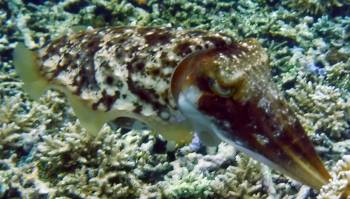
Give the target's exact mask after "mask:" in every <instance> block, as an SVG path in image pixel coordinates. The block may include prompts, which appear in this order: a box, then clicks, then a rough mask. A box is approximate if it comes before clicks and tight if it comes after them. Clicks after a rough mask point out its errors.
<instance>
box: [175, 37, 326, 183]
mask: <svg viewBox="0 0 350 199" xmlns="http://www.w3.org/2000/svg"><path fill="white" fill-rule="evenodd" d="M171 91H172V95H173V97H174V99H175V100H176V102H177V105H178V107H179V109H180V111H181V112H182V113H183V115H184V116H185V117H187V118H188V119H189V120H190V121H191V122H192V124H193V125H194V126H200V128H199V129H205V130H206V131H208V132H211V133H213V134H215V135H216V136H217V137H219V138H220V139H221V140H224V141H226V142H228V143H231V144H233V145H234V146H235V147H236V148H237V149H239V150H241V151H242V152H245V153H246V154H248V155H250V156H251V157H253V158H255V159H257V160H259V161H261V162H263V163H265V164H267V165H268V166H271V167H272V168H275V169H277V170H279V171H281V172H282V173H284V174H286V175H288V176H289V177H292V178H294V179H295V180H298V181H300V182H302V183H304V184H306V185H308V186H311V187H313V188H315V189H320V188H321V186H322V185H324V184H325V183H327V181H328V180H329V179H330V175H329V173H328V172H327V170H326V169H325V168H324V166H323V164H322V162H321V160H320V158H319V156H318V155H317V153H316V152H315V149H314V147H313V145H312V143H311V142H310V140H309V139H308V137H307V135H306V134H305V131H304V129H303V127H302V126H301V124H300V122H299V121H298V119H297V117H296V116H295V115H294V113H293V112H292V111H291V110H290V108H289V107H288V105H287V103H286V101H285V100H284V99H283V97H282V96H281V95H280V94H279V93H278V89H277V88H276V86H275V85H274V84H273V82H272V81H271V76H270V69H269V66H268V58H267V55H266V53H265V51H264V50H263V48H262V47H261V46H260V45H259V44H258V42H257V41H256V40H253V39H251V40H247V41H244V42H240V43H236V44H230V45H227V46H223V47H220V48H215V49H209V50H205V51H201V52H198V53H195V54H191V55H189V56H188V57H187V58H185V59H184V60H183V61H182V62H181V63H180V64H179V65H178V66H177V68H176V70H175V72H174V74H173V77H172V82H171Z"/></svg>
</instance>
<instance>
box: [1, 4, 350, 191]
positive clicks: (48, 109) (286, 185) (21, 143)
mask: <svg viewBox="0 0 350 199" xmlns="http://www.w3.org/2000/svg"><path fill="white" fill-rule="evenodd" d="M137 2H145V3H142V5H141V4H138V3H137ZM137 2H136V3H135V1H126V0H113V1H106V0H92V1H85V0H62V1H43V0H36V1H35V0H23V1H21V0H12V1H0V25H1V29H0V55H1V56H0V110H1V111H0V114H1V116H0V120H1V122H0V198H11V197H18V198H20V197H23V198H50V197H51V198H54V197H69V198H79V197H91V198H92V197H95V198H103V197H140V198H161V197H164V198H180V197H192V198H199V197H202V198H203V197H207V198H210V197H211V198H235V197H236V198H239V197H241V198H251V197H252V198H266V197H271V196H274V195H275V196H276V197H275V198H283V197H285V198H293V197H294V196H295V194H296V193H297V192H298V190H299V188H300V185H298V184H297V183H295V182H292V181H290V180H287V179H286V178H284V177H282V176H280V175H277V174H274V173H273V174H271V173H269V172H266V169H262V168H261V167H260V164H258V163H256V162H255V161H253V160H251V159H249V158H247V157H245V156H243V155H242V154H240V153H238V154H237V153H236V152H235V151H234V150H233V149H232V148H231V147H229V146H228V145H225V144H221V145H220V146H219V149H218V151H217V152H215V153H214V154H211V155H208V154H205V153H204V154H200V153H198V152H193V151H191V150H190V149H188V148H186V147H182V148H176V149H174V151H170V152H169V151H166V150H165V149H162V148H165V147H164V146H163V145H164V144H163V142H164V141H159V140H161V139H160V138H157V137H154V136H153V135H150V134H149V132H148V131H131V132H127V133H125V132H124V131H121V130H117V131H116V130H112V129H110V128H109V127H108V126H105V127H104V129H103V132H102V134H101V137H98V138H96V140H94V139H91V138H89V137H88V136H87V135H86V134H85V131H84V130H83V129H81V127H80V126H79V123H78V122H76V118H75V117H74V115H73V114H72V110H71V109H70V108H68V107H66V106H65V103H66V101H65V100H64V98H62V96H61V95H59V94H57V93H56V92H52V91H50V92H48V93H47V94H46V95H45V96H44V97H42V98H41V99H40V101H38V102H33V101H31V100H28V99H27V97H26V95H25V94H23V93H22V91H21V89H20V87H21V83H20V82H19V80H18V78H17V76H16V73H15V72H14V69H13V66H12V62H11V59H12V57H11V51H12V49H13V48H14V46H15V45H16V42H21V41H24V42H25V43H26V44H27V45H28V46H29V47H31V48H38V47H41V46H43V45H44V44H45V43H46V42H47V41H49V40H52V39H54V38H57V37H58V36H60V35H62V34H69V31H70V30H67V29H69V28H71V27H72V28H71V29H82V28H83V29H84V28H86V27H87V26H93V27H99V26H106V25H153V26H173V27H178V28H194V27H195V28H200V29H210V30H213V31H223V32H226V33H228V34H230V35H232V36H234V37H235V38H237V39H241V38H245V37H257V38H258V39H259V41H261V42H262V43H263V45H264V47H265V48H267V50H268V51H269V55H270V61H271V67H272V73H273V75H274V80H275V81H276V82H277V83H278V84H279V85H280V87H281V89H282V90H283V91H284V92H285V95H286V97H287V98H288V100H289V101H290V105H291V106H292V108H293V109H294V110H295V111H296V113H297V115H298V117H299V118H300V119H301V121H302V123H303V125H304V126H305V127H306V129H307V131H308V133H309V134H310V135H312V137H319V139H321V143H322V141H323V142H325V140H327V139H329V138H328V136H329V137H330V138H331V139H333V140H334V139H336V140H339V141H340V140H342V139H343V137H346V136H348V135H347V133H348V132H349V99H350V98H349V91H350V82H349V78H350V75H349V74H350V72H349V63H350V58H349V57H350V56H349V54H350V53H349V52H350V50H349V49H350V43H349V42H348V41H349V25H348V24H349V21H350V17H348V16H346V15H348V14H347V13H348V11H347V10H348V6H349V4H348V1H347V0H338V1H327V2H326V1H324V0H297V1H291V0H290V1H283V3H281V2H280V1H274V0H258V1H252V0H248V1H246V0H238V1H227V0H206V1H201V0H191V1H185V0H180V1H173V0H164V1H157V0H149V1H137ZM295 11H298V12H295ZM335 11H341V12H339V14H337V13H336V12H335ZM323 14H324V15H325V14H327V16H320V15H323ZM308 15H312V16H308ZM334 16H337V17H334ZM74 26H78V27H74ZM68 27H69V28H68ZM16 28H17V29H16ZM72 31H75V30H72ZM341 144H342V146H340V145H341ZM338 145H339V146H338ZM338 145H337V144H334V146H333V145H332V142H331V143H330V144H329V146H328V145H327V146H324V147H327V150H325V151H327V154H328V153H329V151H331V150H333V148H339V149H336V150H339V151H342V153H344V152H346V151H347V150H348V147H347V144H346V143H345V144H344V143H340V144H338ZM159 148H160V149H159ZM342 153H341V154H342ZM325 157H328V158H329V159H327V160H328V161H334V159H335V158H334V157H333V156H331V155H326V156H325ZM331 158H332V160H330V159H331ZM347 159H348V157H346V158H344V161H343V163H341V164H340V163H339V165H348V163H345V162H348V160H347ZM336 168H338V169H336V173H338V175H335V174H334V175H333V179H334V180H333V181H332V182H331V183H330V184H329V185H327V186H325V187H324V188H323V189H322V191H321V194H320V195H319V198H332V197H338V196H339V194H340V191H341V190H340V189H341V187H342V186H343V185H345V184H346V182H345V181H346V180H347V181H348V179H347V177H346V175H348V174H347V173H348V172H347V170H349V169H348V168H346V167H342V168H341V167H340V166H339V167H336ZM245 169H247V170H245ZM267 170H268V169H267ZM337 185H340V186H339V187H337ZM113 191H114V193H113ZM276 192H277V193H276ZM306 192H307V191H306ZM309 192H310V191H309ZM301 193H304V192H303V190H301ZM308 194H309V197H310V193H306V194H302V195H308ZM311 198H312V196H311Z"/></svg>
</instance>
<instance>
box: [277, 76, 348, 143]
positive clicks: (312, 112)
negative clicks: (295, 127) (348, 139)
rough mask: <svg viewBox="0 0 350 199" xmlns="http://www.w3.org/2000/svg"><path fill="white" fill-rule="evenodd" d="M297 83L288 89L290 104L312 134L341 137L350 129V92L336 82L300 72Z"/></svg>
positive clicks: (296, 79)
mask: <svg viewBox="0 0 350 199" xmlns="http://www.w3.org/2000/svg"><path fill="white" fill-rule="evenodd" d="M284 81H285V82H288V81H294V85H295V86H294V87H293V88H290V89H287V90H286V91H285V92H286V96H287V98H288V99H289V102H290V103H289V105H290V106H291V107H292V108H293V109H294V110H295V112H296V114H297V115H298V117H299V119H300V120H301V122H302V124H303V126H304V128H305V130H306V131H307V132H308V133H309V134H313V133H322V132H323V133H326V134H327V135H329V136H330V137H333V138H338V139H339V138H340V137H341V136H342V135H344V134H345V133H347V132H348V130H349V120H350V101H349V99H350V98H349V97H350V96H349V94H348V93H345V92H343V91H342V90H341V89H337V88H335V87H333V86H327V85H322V84H320V83H319V82H318V81H315V80H312V79H311V80H310V79H308V77H307V75H305V74H302V73H298V75H297V77H296V78H295V79H294V80H290V79H288V78H286V79H285V80H284Z"/></svg>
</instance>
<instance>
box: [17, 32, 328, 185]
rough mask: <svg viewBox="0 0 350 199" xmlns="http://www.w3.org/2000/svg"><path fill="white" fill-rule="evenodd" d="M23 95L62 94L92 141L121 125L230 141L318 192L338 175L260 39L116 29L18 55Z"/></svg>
mask: <svg viewBox="0 0 350 199" xmlns="http://www.w3.org/2000/svg"><path fill="white" fill-rule="evenodd" d="M14 64H15V67H16V70H17V72H18V74H19V76H20V77H21V79H22V80H23V82H24V89H25V91H26V92H27V93H29V94H30V96H32V98H34V99H36V98H38V97H39V96H40V95H41V94H42V93H43V92H44V91H46V90H47V89H50V88H53V89H56V90H59V91H61V92H63V93H64V94H65V95H66V97H67V99H68V101H69V102H70V104H71V106H72V108H73V110H74V112H75V114H76V116H77V117H78V119H79V120H80V123H81V125H82V126H83V127H85V128H86V129H87V130H88V132H90V133H91V134H92V135H96V134H97V133H98V132H99V130H100V128H101V127H102V125H104V124H105V123H108V122H111V121H117V120H118V119H121V118H129V119H130V118H131V119H135V120H137V121H140V122H142V123H144V124H146V125H147V126H148V127H149V128H150V129H153V130H154V131H155V132H158V133H160V134H161V135H162V136H163V137H164V138H165V139H168V140H173V141H176V142H178V143H189V142H190V141H191V139H192V136H193V132H195V133H196V134H198V137H199V138H200V139H201V141H202V142H203V143H204V144H206V145H208V146H213V145H216V144H218V143H220V142H221V141H225V142H227V143H229V144H232V145H234V146H235V147H236V148H237V149H238V150H240V151H242V152H244V153H246V154H248V155H249V156H251V157H253V158H255V159H257V160H259V161H261V162H263V163H265V164H267V165H268V166H270V167H272V168H274V169H276V170H278V171H280V172H282V173H283V174H286V175H287V176H289V177H291V178H294V179H295V180H298V181H300V182H302V183H304V184H306V185H308V186H310V187H312V188H315V189H320V188H321V186H322V185H324V184H325V183H327V181H328V180H329V179H330V175H329V173H328V172H327V170H326V169H325V167H324V165H323V163H322V162H321V160H320V158H319V156H318V155H317V153H316V152H315V149H314V147H313V145H312V143H311V142H310V140H309V139H308V137H307V135H306V134H305V131H304V129H303V127H302V125H301V124H300V122H299V121H298V119H297V117H296V116H295V114H294V113H293V112H292V111H291V109H290V108H289V107H288V104H287V103H286V101H285V99H283V97H282V96H281V94H280V93H279V91H278V89H277V88H276V86H275V85H274V83H273V82H272V80H271V76H270V68H269V64H268V56H267V53H266V52H265V50H264V49H263V48H262V46H261V45H260V44H259V42H258V41H257V40H255V39H246V40H243V41H236V40H234V39H233V38H232V37H230V36H228V35H225V34H223V33H215V32H210V31H201V30H176V29H170V28H156V27H108V28H99V29H91V30H85V31H81V32H77V33H74V34H71V35H65V36H62V37H60V38H58V39H56V40H54V41H52V42H51V43H49V44H48V45H46V47H44V48H42V49H39V50H37V51H36V52H33V51H30V50H28V49H27V48H26V47H25V46H24V45H23V44H22V45H21V44H20V45H18V46H17V48H16V49H15V52H14Z"/></svg>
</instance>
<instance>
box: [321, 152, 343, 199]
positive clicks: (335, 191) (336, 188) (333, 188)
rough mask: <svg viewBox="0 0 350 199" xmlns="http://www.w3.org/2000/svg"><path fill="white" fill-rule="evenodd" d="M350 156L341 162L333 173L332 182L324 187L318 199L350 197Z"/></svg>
mask: <svg viewBox="0 0 350 199" xmlns="http://www.w3.org/2000/svg"><path fill="white" fill-rule="evenodd" d="M349 192H350V155H345V156H344V157H343V159H342V160H339V161H338V163H337V164H336V165H335V167H334V168H333V171H332V180H331V181H330V183H329V184H327V185H324V186H323V187H322V189H321V193H320V194H319V195H318V196H317V199H333V198H346V195H347V196H350V193H349Z"/></svg>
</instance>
